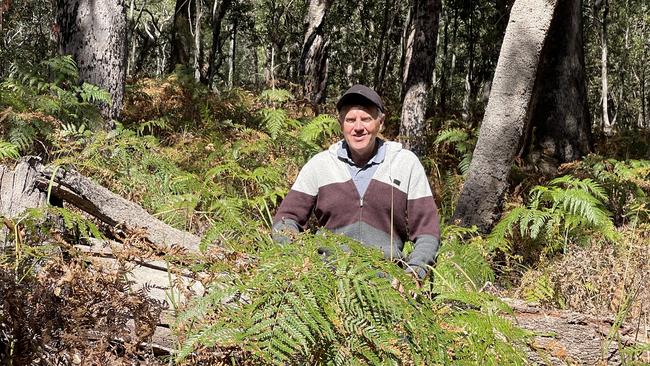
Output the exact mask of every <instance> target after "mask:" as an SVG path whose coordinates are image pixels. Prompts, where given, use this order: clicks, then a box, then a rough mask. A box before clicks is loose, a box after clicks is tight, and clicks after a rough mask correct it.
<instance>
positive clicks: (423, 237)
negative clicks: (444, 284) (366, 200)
mask: <svg viewBox="0 0 650 366" xmlns="http://www.w3.org/2000/svg"><path fill="white" fill-rule="evenodd" d="M408 196H409V198H408V203H407V216H408V226H409V233H410V239H411V240H412V241H413V242H415V248H414V249H413V252H412V253H411V255H410V256H409V258H408V260H407V264H408V267H407V269H406V270H407V272H409V273H414V274H416V275H417V277H418V278H419V279H423V278H424V277H425V276H426V275H427V272H428V268H429V267H430V266H432V265H433V263H434V259H435V257H436V254H437V253H438V248H439V246H440V218H439V217H438V207H437V206H436V202H435V201H434V199H433V194H432V193H431V188H430V187H429V182H428V180H427V177H426V174H425V172H424V168H423V167H422V164H420V162H419V161H418V162H417V164H416V166H414V167H413V170H412V172H411V178H410V181H409V194H408Z"/></svg>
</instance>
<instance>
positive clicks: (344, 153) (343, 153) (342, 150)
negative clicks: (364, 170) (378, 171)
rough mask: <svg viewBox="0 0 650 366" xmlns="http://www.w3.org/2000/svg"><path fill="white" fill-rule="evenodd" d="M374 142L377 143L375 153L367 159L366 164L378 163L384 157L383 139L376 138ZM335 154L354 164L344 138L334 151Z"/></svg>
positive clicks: (384, 146) (384, 145)
mask: <svg viewBox="0 0 650 366" xmlns="http://www.w3.org/2000/svg"><path fill="white" fill-rule="evenodd" d="M375 143H376V144H377V148H376V150H375V155H373V156H372V158H370V160H368V162H367V163H366V166H368V165H372V164H379V163H381V162H383V161H384V158H385V157H386V144H384V140H382V139H380V138H377V139H376V140H375ZM336 155H337V156H338V157H339V159H341V160H343V161H345V162H346V163H348V164H351V165H355V163H354V161H353V160H352V156H351V155H350V148H349V147H348V143H347V142H345V140H343V143H342V144H341V146H340V147H339V149H338V151H337V152H336Z"/></svg>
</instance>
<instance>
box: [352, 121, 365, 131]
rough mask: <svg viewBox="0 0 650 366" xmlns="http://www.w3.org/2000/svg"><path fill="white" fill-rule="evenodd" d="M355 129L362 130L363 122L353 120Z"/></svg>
mask: <svg viewBox="0 0 650 366" xmlns="http://www.w3.org/2000/svg"><path fill="white" fill-rule="evenodd" d="M352 127H353V128H354V129H355V130H363V122H361V120H360V119H358V120H356V121H354V125H353V126H352Z"/></svg>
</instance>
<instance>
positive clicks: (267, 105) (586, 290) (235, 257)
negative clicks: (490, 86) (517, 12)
mask: <svg viewBox="0 0 650 366" xmlns="http://www.w3.org/2000/svg"><path fill="white" fill-rule="evenodd" d="M41 67H42V70H37V71H31V72H25V71H20V70H18V69H15V70H14V72H13V73H12V76H11V77H10V78H9V79H7V80H5V81H4V82H3V83H2V84H0V88H1V89H2V93H0V122H1V124H0V160H2V161H12V160H15V159H17V158H19V157H20V156H23V155H27V154H39V155H40V156H41V157H43V158H44V160H45V162H47V163H51V164H53V165H61V166H64V167H66V168H69V167H72V168H75V169H77V170H79V171H81V172H82V173H83V174H85V175H87V176H90V177H92V178H93V179H95V180H96V181H98V182H99V183H101V184H102V185H104V186H106V187H107V188H109V189H111V190H112V191H114V192H115V193H117V194H120V195H121V196H123V197H125V198H127V199H130V200H132V201H135V202H137V203H139V204H141V205H142V206H144V207H145V208H146V209H148V210H149V212H151V213H152V214H153V215H155V216H156V217H158V218H159V219H161V220H163V221H165V222H167V223H168V224H170V225H172V226H175V227H177V228H180V229H183V230H188V231H191V232H194V233H196V234H198V235H200V236H201V238H202V240H201V250H202V252H201V253H200V254H199V257H198V258H197V257H187V258H184V257H182V255H180V257H181V258H180V259H179V260H178V263H182V264H183V265H184V266H186V268H184V269H185V270H187V271H190V272H194V273H198V274H200V275H201V278H202V281H203V284H204V285H205V286H206V288H207V293H206V294H205V296H203V297H200V298H196V299H194V300H193V301H192V302H190V303H188V304H186V305H184V306H183V307H182V311H181V312H180V313H179V314H178V317H177V319H176V321H175V324H174V332H175V334H176V335H177V336H178V337H179V339H180V340H181V343H180V344H179V345H178V347H179V349H178V353H177V354H175V355H174V356H173V357H174V359H173V360H172V361H171V362H177V363H181V364H183V363H185V364H229V365H230V364H242V365H245V364H251V365H259V364H314V365H316V364H320V365H330V364H332V365H343V364H366V365H369V364H377V365H379V364H381V365H384V364H396V365H397V364H418V365H420V364H423V365H436V364H439V365H443V364H459V365H466V364H492V365H500V364H525V363H526V356H525V354H524V353H523V352H524V350H525V349H526V347H527V345H526V342H527V340H528V335H527V334H526V333H525V332H523V331H522V330H521V329H519V328H517V327H516V326H515V325H514V324H512V323H511V322H510V321H509V320H507V317H505V315H507V314H509V311H510V310H509V309H508V307H507V306H506V305H505V304H504V303H503V302H502V301H501V300H499V299H498V298H497V297H495V296H494V295H491V294H489V293H487V292H486V291H485V289H484V288H485V287H486V284H488V283H494V282H497V283H498V282H499V281H500V280H501V282H502V283H506V281H503V278H505V277H508V276H509V277H510V278H513V277H516V278H517V281H513V282H510V285H511V286H513V288H512V289H510V290H511V291H512V292H513V293H516V294H518V295H519V296H520V297H524V298H526V299H527V300H530V301H535V302H538V303H541V304H542V305H547V306H558V307H565V308H572V309H577V310H583V311H589V312H594V313H602V312H605V311H610V312H612V311H614V312H620V313H621V314H623V313H624V314H626V315H628V317H635V319H641V318H642V317H643V316H647V312H648V309H647V308H644V307H643V305H642V304H643V303H647V301H648V299H649V298H650V297H649V296H650V295H648V293H647V290H646V289H645V288H641V287H639V286H638V284H639V283H642V282H641V281H642V280H641V279H642V278H643V274H646V275H647V273H648V270H649V269H648V268H647V263H648V260H647V248H648V243H647V236H646V235H644V234H643V233H644V232H645V231H646V226H647V224H648V219H649V213H648V193H649V189H650V175H649V174H650V163H649V162H648V161H645V160H625V161H617V160H612V159H606V158H603V157H599V156H590V157H587V158H586V159H585V160H584V161H582V162H579V163H573V164H569V165H566V166H564V167H562V175H561V176H559V177H558V178H556V179H553V180H551V181H548V182H543V183H540V184H538V185H537V186H535V187H534V188H533V189H532V190H530V192H528V193H527V194H526V195H525V197H511V200H510V202H509V205H508V207H507V210H506V212H505V214H504V216H503V219H502V220H501V221H500V222H499V223H498V224H497V226H496V227H495V228H494V230H493V231H492V233H491V234H490V235H489V236H487V237H483V236H481V235H479V234H478V233H477V231H476V230H474V229H466V228H459V227H455V226H453V225H443V235H442V243H443V245H442V247H441V251H440V253H439V255H438V259H437V263H436V265H435V266H434V267H433V268H431V271H430V273H431V274H430V276H429V278H428V279H427V280H425V281H424V283H422V286H417V285H416V283H414V282H413V280H412V279H411V278H410V277H407V276H406V275H405V274H404V272H403V270H402V269H400V268H399V267H398V266H396V265H395V264H393V263H388V262H386V261H384V260H383V259H382V258H381V257H380V255H379V254H378V253H375V252H373V251H372V250H369V249H367V248H364V247H361V246H359V245H357V244H355V243H353V242H351V241H350V240H349V239H346V238H344V237H340V236H335V235H331V234H325V235H313V234H310V233H305V234H303V235H300V236H298V237H297V238H296V240H295V241H294V244H292V245H288V246H278V245H276V244H275V243H273V242H272V241H271V237H270V233H269V232H270V227H271V224H272V223H271V220H272V216H273V213H274V212H275V209H276V207H277V204H278V202H279V201H280V200H281V199H282V197H284V195H285V194H286V193H287V191H288V189H289V185H290V184H291V182H292V181H294V180H295V177H296V175H297V174H298V171H299V169H300V167H301V166H302V165H303V164H304V163H305V162H306V161H307V159H309V157H311V156H313V155H314V154H315V153H316V152H318V151H320V150H322V149H323V148H325V147H326V146H328V145H329V144H330V143H331V142H332V141H334V140H336V139H337V138H338V136H337V133H338V122H337V120H336V119H335V118H333V117H331V116H328V115H319V116H314V117H306V116H305V115H304V114H303V113H301V112H300V111H299V110H297V108H294V107H293V104H292V103H297V102H296V100H295V99H296V98H295V97H294V96H293V95H292V94H291V93H290V92H288V91H287V90H283V89H274V90H268V91H264V92H262V93H261V94H260V95H259V96H256V95H254V94H252V93H250V92H247V91H245V90H241V89H233V90H230V91H226V92H222V93H220V94H215V93H212V92H210V91H209V90H207V89H206V88H204V87H202V86H201V85H199V84H196V83H194V81H193V80H192V78H191V77H188V75H187V73H186V72H185V71H184V70H182V69H179V70H177V71H176V72H175V73H173V74H171V75H169V76H168V77H166V78H165V79H163V80H149V79H144V80H140V81H138V82H137V83H136V84H134V85H131V86H130V87H129V88H128V90H127V96H126V100H127V105H126V107H125V110H124V114H123V118H122V120H121V121H119V123H117V126H116V128H115V129H113V130H111V131H104V129H103V128H102V127H103V126H102V123H103V121H101V120H100V119H99V117H98V116H99V114H98V110H97V108H96V106H95V104H96V103H98V102H106V96H105V94H103V92H101V91H99V90H98V89H96V88H94V87H92V86H89V85H83V84H82V85H79V83H77V82H76V80H77V78H78V75H77V72H76V68H75V66H74V63H72V62H71V61H70V59H69V58H57V59H54V60H50V61H47V62H45V63H43V64H42V65H41ZM475 135H476V133H475V131H470V130H467V129H465V128H461V126H459V122H458V121H447V122H446V123H445V125H444V128H442V130H441V132H440V133H439V134H438V138H437V139H436V142H435V144H436V148H435V151H434V152H433V157H434V158H433V159H429V160H427V164H425V165H427V166H431V168H432V169H431V170H432V172H433V174H432V181H433V182H432V183H433V184H434V188H435V189H434V191H435V192H436V196H437V198H439V203H440V211H441V213H442V216H443V222H444V220H447V218H448V217H450V216H451V214H452V213H453V210H454V205H455V202H456V200H457V196H458V194H459V192H460V189H461V186H462V183H463V179H464V174H466V172H467V169H468V167H469V163H470V161H471V151H472V149H473V146H474V144H475V143H476V138H475ZM428 163H432V164H428ZM26 215H27V216H25V217H24V218H23V219H22V220H21V219H16V218H11V219H9V218H6V220H4V221H5V226H6V229H3V233H4V238H3V245H4V247H3V249H4V250H3V253H4V254H3V257H2V259H3V260H2V263H1V266H0V269H1V272H0V280H1V281H0V286H3V287H2V290H3V291H2V295H0V296H4V297H3V301H4V302H3V303H2V304H3V305H2V306H3V308H2V309H1V310H2V311H0V316H1V317H2V319H1V320H2V322H0V323H1V324H2V327H3V328H2V329H1V334H2V337H3V338H2V342H0V344H1V346H0V347H2V348H0V352H2V354H3V355H5V356H6V355H10V356H11V357H12V358H13V359H14V360H16V361H15V362H22V361H26V362H31V361H30V360H34V359H36V358H38V357H45V358H44V359H48V360H54V361H56V362H63V363H69V362H70V361H74V357H75V354H76V355H77V356H78V357H82V358H83V359H84V360H91V359H93V357H96V358H99V357H101V356H99V355H98V354H99V352H100V351H101V352H104V351H106V350H109V351H108V354H109V355H110V357H112V358H107V360H108V361H111V362H113V361H114V362H119V360H122V361H123V362H125V363H128V362H130V361H133V360H135V359H138V360H139V361H143V360H144V361H145V362H151V363H155V362H157V361H158V360H155V361H154V360H152V359H148V358H146V357H148V356H146V357H145V356H143V353H142V352H141V350H139V349H138V347H137V341H139V340H141V339H145V338H146V337H145V335H146V334H147V332H144V333H143V337H145V338H137V337H136V338H133V335H131V334H127V333H126V332H127V328H126V322H127V321H128V319H131V318H133V317H136V318H138V317H140V318H141V319H144V320H142V324H145V325H147V324H149V325H151V324H153V323H155V321H156V320H157V319H158V318H157V317H158V316H159V310H160V309H159V305H160V304H156V303H153V302H148V301H147V300H146V299H147V297H146V294H144V293H132V292H130V290H129V288H130V286H129V285H130V284H129V283H127V282H126V281H125V277H124V274H125V272H124V271H117V272H105V271H102V270H101V269H100V268H97V267H94V266H91V265H89V263H88V261H87V260H86V259H84V258H83V257H82V256H79V255H78V253H76V252H75V251H74V250H73V249H72V248H73V245H74V244H76V243H79V242H82V241H84V240H87V238H89V237H95V238H99V237H102V235H104V234H110V229H108V228H106V227H101V226H96V225H94V224H93V223H92V221H90V220H88V219H86V218H84V217H83V216H81V215H79V214H77V213H75V212H73V211H71V210H69V209H67V208H50V209H49V211H48V212H47V213H43V212H41V213H39V212H38V211H29V212H28V213H26ZM49 217H58V218H60V220H49V219H47V218H49ZM39 220H40V221H39ZM57 223H58V224H57ZM12 225H13V226H12ZM57 225H58V226H57ZM11 227H13V229H11V230H10V228H11ZM107 229H108V230H107ZM21 235H22V236H21ZM343 244H345V245H344V247H346V248H348V249H346V250H343V249H342V247H343ZM323 248H327V252H329V253H330V254H329V255H327V256H325V255H323V254H319V253H323V252H324V251H323ZM135 249H137V248H135ZM135 249H134V250H135ZM138 255H141V253H140V254H138ZM121 259H128V256H127V257H125V258H121ZM167 259H168V258H167ZM177 259H178V258H177ZM594 268H596V269H595V270H594ZM495 269H497V270H498V272H497V274H495V272H494V270H495ZM499 276H502V278H499ZM392 279H397V280H398V282H399V283H401V284H402V285H403V291H398V290H397V289H395V288H394V287H393V286H391V280H392ZM94 282H96V283H97V285H96V286H95V287H92V286H91V284H92V283H94ZM64 285H65V286H64ZM77 287H78V288H79V289H80V290H79V291H80V292H75V291H76V288H77ZM12 294H13V295H12ZM97 299H101V301H99V300H97ZM607 299H619V300H620V301H619V300H616V301H618V302H617V303H616V304H615V305H617V306H613V305H611V303H610V304H609V305H607V304H606V303H607ZM612 303H613V301H612ZM89 304H91V305H89ZM625 304H628V305H625ZM93 305H94V306H97V307H98V308H93V307H92V306H93ZM111 307H112V309H113V310H111V311H112V312H111V311H109V308H111ZM74 308H78V309H77V310H76V312H75V310H74ZM79 309H94V310H93V311H94V312H93V313H91V314H88V313H83V312H81V310H79ZM623 310H625V312H623ZM38 317H47V318H48V319H52V321H51V322H50V323H47V324H46V325H45V326H43V327H41V328H38V327H37V324H36V323H35V319H37V318H38ZM110 324H113V326H110ZM21 325H23V326H24V329H21ZM89 328H93V329H96V330H98V331H99V333H100V336H99V338H98V340H97V341H96V342H95V343H92V344H88V343H82V338H80V337H81V336H79V337H76V336H72V337H71V336H69V335H67V332H78V333H79V334H85V333H83V332H81V331H80V330H83V331H87V330H88V329H89ZM145 328H146V327H145ZM111 332H112V333H113V336H111V335H110V334H111ZM74 334H77V333H74ZM115 335H117V336H119V337H122V339H123V340H126V341H124V342H122V343H120V344H121V345H118V343H119V342H116V341H115V337H114V336H115ZM50 341H51V342H50ZM50 343H51V344H50ZM21 347H22V348H21ZM48 347H49V348H48ZM52 347H53V348H52ZM52 350H54V351H52ZM75 352H76V353H75ZM626 352H628V353H630V354H632V355H633V356H631V357H632V358H631V359H634V357H637V356H638V354H639V353H638V351H637V350H636V349H631V350H628V351H626ZM635 352H637V353H635ZM19 354H24V355H25V357H27V358H25V359H24V360H23V359H22V358H17V357H18V356H17V355H19ZM634 355H636V356H634ZM120 357H123V358H120ZM28 358H29V359H28ZM637 359H638V358H637ZM125 360H126V361H125ZM109 363H110V362H109Z"/></svg>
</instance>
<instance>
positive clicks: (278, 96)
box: [260, 89, 294, 103]
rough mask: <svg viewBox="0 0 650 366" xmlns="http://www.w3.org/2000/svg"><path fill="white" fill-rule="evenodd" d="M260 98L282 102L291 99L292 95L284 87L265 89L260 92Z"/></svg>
mask: <svg viewBox="0 0 650 366" xmlns="http://www.w3.org/2000/svg"><path fill="white" fill-rule="evenodd" d="M260 99H261V100H263V101H266V102H272V103H284V102H287V101H289V100H293V99H294V96H293V94H291V92H290V91H288V90H286V89H266V90H263V91H262V93H260Z"/></svg>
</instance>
